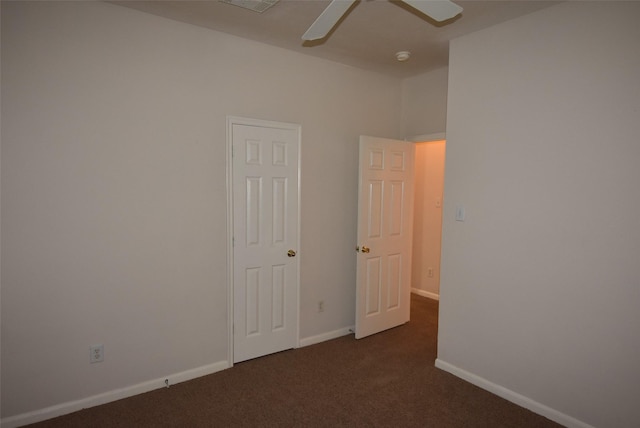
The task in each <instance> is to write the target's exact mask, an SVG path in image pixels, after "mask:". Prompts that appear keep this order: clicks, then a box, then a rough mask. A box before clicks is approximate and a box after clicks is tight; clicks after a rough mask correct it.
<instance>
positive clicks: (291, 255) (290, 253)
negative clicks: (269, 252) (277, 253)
mask: <svg viewBox="0 0 640 428" xmlns="http://www.w3.org/2000/svg"><path fill="white" fill-rule="evenodd" d="M287 256H289V257H295V256H296V252H295V251H293V250H289V251H287Z"/></svg>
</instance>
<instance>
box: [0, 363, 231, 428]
mask: <svg viewBox="0 0 640 428" xmlns="http://www.w3.org/2000/svg"><path fill="white" fill-rule="evenodd" d="M229 367H230V364H229V363H228V362H227V361H220V362H217V363H213V364H209V365H206V366H202V367H197V368H195V369H191V370H187V371H184V372H180V373H174V374H170V375H167V376H163V377H161V378H158V379H154V380H150V381H147V382H142V383H139V384H137V385H132V386H128V387H126V388H121V389H115V390H113V391H108V392H104V393H102V394H98V395H94V396H91V397H87V398H82V399H80V400H75V401H69V402H66V403H61V404H56V405H55V406H51V407H46V408H44V409H40V410H34V411H32V412H27V413H23V414H20V415H15V416H10V417H8V418H3V419H2V420H1V421H0V426H1V427H2V428H15V427H19V426H22V425H27V424H32V423H36V422H41V421H44V420H47V419H51V418H55V417H58V416H62V415H66V414H69V413H73V412H77V411H78V410H82V409H87V408H89V407H94V406H99V405H101V404H107V403H110V402H112V401H116V400H121V399H123V398H127V397H132V396H134V395H138V394H143V393H145V392H149V391H153V390H154V389H160V388H166V384H165V380H168V381H169V386H171V385H175V384H177V383H180V382H185V381H188V380H191V379H195V378H198V377H201V376H206V375H209V374H212V373H215V372H219V371H220V370H224V369H226V368H229Z"/></svg>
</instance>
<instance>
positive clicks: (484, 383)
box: [436, 358, 595, 428]
mask: <svg viewBox="0 0 640 428" xmlns="http://www.w3.org/2000/svg"><path fill="white" fill-rule="evenodd" d="M436 367H437V368H439V369H441V370H444V371H446V372H449V373H451V374H452V375H454V376H457V377H459V378H460V379H463V380H466V381H467V382H469V383H472V384H473V385H475V386H478V387H480V388H482V389H484V390H486V391H489V392H491V393H493V394H495V395H497V396H498V397H502V398H504V399H505V400H508V401H511V402H512V403H514V404H517V405H518V406H521V407H524V408H525V409H529V410H531V411H532V412H534V413H537V414H539V415H542V416H544V417H546V418H548V419H551V420H552V421H554V422H557V423H559V424H561V425H564V426H566V427H567V428H595V427H593V426H592V425H589V424H587V423H585V422H582V421H580V420H578V419H576V418H574V417H572V416H569V415H567V414H564V413H562V412H560V411H558V410H556V409H553V408H551V407H549V406H546V405H544V404H542V403H539V402H537V401H535V400H533V399H531V398H529V397H526V396H524V395H522V394H518V393H517V392H515V391H512V390H510V389H508V388H505V387H504V386H501V385H498V384H496V383H493V382H491V381H489V380H487V379H485V378H483V377H480V376H478V375H475V374H473V373H471V372H468V371H466V370H464V369H461V368H460V367H456V366H454V365H453V364H449V363H447V362H446V361H443V360H442V359H440V358H437V359H436Z"/></svg>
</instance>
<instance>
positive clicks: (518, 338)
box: [438, 2, 640, 428]
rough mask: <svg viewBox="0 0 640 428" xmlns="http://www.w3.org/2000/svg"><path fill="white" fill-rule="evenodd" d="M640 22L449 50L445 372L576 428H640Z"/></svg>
mask: <svg viewBox="0 0 640 428" xmlns="http://www.w3.org/2000/svg"><path fill="white" fill-rule="evenodd" d="M638 19H640V4H639V3H637V2H620V3H617V2H568V3H564V4H561V5H558V6H554V7H551V8H548V9H544V10H542V11H540V12H536V13H534V14H531V15H527V16H524V17H521V18H519V19H515V20H512V21H509V22H506V23H503V24H500V25H497V26H495V27H492V28H490V29H486V30H483V31H480V32H477V33H474V34H471V35H468V36H465V37H461V38H459V39H457V40H455V41H454V42H452V44H451V55H450V63H449V71H450V75H449V100H448V112H447V118H448V123H447V165H446V173H445V174H446V175H445V196H444V199H445V210H444V231H443V255H442V257H443V259H442V282H441V294H440V324H439V328H440V331H439V343H438V365H439V366H440V367H443V368H445V369H447V370H450V371H453V372H454V373H456V374H458V375H460V376H463V377H466V378H468V379H470V380H472V381H474V382H476V383H478V384H480V385H482V386H484V387H486V388H489V389H493V390H494V391H496V392H498V393H500V394H502V395H505V396H507V397H509V398H510V399H513V400H516V401H519V402H521V403H522V404H525V405H527V406H530V407H532V408H534V409H536V410H537V411H539V412H542V413H544V414H547V415H549V416H551V417H553V418H555V419H556V420H559V421H561V422H563V423H565V424H566V425H569V426H585V425H592V426H596V427H607V428H611V427H631V426H639V425H640V407H639V406H638V397H640V369H639V365H638V362H639V361H640V334H638V333H639V330H638V328H639V326H640V311H639V310H638V308H639V307H640V263H639V261H640V259H639V254H640V227H638V213H639V212H640V191H638V183H640V168H639V167H638V165H639V164H640V143H639V136H640V120H639V119H640V85H639V84H638V76H640V49H638V41H640V25H638ZM459 204H460V205H464V206H465V207H466V221H465V222H456V221H455V220H454V210H455V207H456V205H459Z"/></svg>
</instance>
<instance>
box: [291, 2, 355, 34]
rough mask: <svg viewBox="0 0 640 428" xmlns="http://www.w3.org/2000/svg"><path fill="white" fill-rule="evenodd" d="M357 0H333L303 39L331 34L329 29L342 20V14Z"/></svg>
mask: <svg viewBox="0 0 640 428" xmlns="http://www.w3.org/2000/svg"><path fill="white" fill-rule="evenodd" d="M355 1H356V0H333V1H332V2H331V3H329V6H327V8H326V9H325V10H324V11H323V12H322V13H321V14H320V16H319V17H318V18H317V19H316V20H315V21H314V23H313V24H311V27H309V29H308V30H307V32H306V33H304V35H303V36H302V40H318V39H321V38H323V37H324V36H326V35H327V34H329V31H331V29H332V28H333V26H334V25H336V23H337V22H338V21H339V20H340V18H341V17H342V15H344V14H345V12H346V11H347V10H349V8H350V7H351V5H352V4H353V3H354V2H355Z"/></svg>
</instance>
